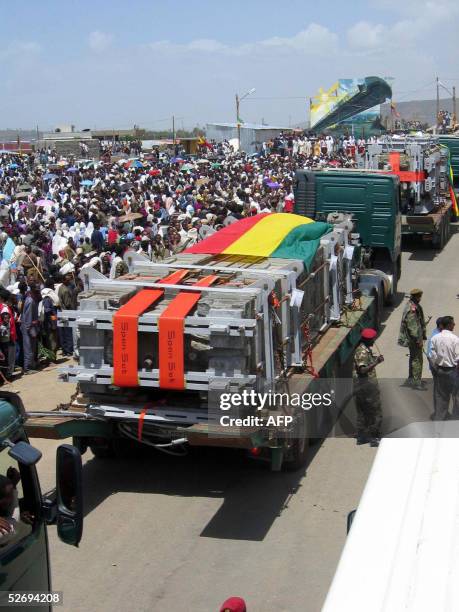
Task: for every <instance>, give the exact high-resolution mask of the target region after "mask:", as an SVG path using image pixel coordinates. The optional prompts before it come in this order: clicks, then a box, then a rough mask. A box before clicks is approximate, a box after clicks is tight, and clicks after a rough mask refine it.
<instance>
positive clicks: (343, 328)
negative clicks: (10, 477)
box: [25, 296, 377, 471]
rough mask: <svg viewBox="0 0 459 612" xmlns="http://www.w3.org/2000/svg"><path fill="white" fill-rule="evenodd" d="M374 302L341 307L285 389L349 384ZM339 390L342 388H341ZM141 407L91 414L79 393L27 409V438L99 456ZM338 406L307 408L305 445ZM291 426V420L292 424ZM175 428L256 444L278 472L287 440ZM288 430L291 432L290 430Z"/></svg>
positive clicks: (203, 438)
mask: <svg viewBox="0 0 459 612" xmlns="http://www.w3.org/2000/svg"><path fill="white" fill-rule="evenodd" d="M376 303H377V302H376V300H375V298H374V297H372V296H362V297H361V298H360V299H359V300H358V301H356V302H355V303H354V305H353V307H352V308H350V309H347V310H345V312H343V314H342V315H341V317H340V320H339V321H337V322H335V323H334V325H333V326H330V327H328V328H327V329H326V330H325V331H324V332H323V333H321V334H320V337H319V338H318V339H317V342H316V344H315V346H314V347H313V348H312V351H311V354H310V361H309V363H310V369H309V370H305V371H301V372H300V371H298V370H295V369H294V368H293V369H292V370H291V371H290V372H289V373H288V377H287V386H288V390H289V391H288V392H289V393H297V394H300V395H303V394H305V393H308V392H310V391H311V388H313V387H315V386H316V385H317V384H318V381H319V382H320V381H321V380H324V381H331V380H336V379H343V380H344V379H347V380H349V385H351V379H350V375H351V372H352V357H353V353H354V350H355V347H356V346H357V344H358V342H359V340H360V331H361V329H362V328H364V327H371V326H375V325H377V322H376V320H375V318H376V317H377V313H376ZM317 377H319V379H318V378H317ZM340 390H341V392H345V389H344V388H343V387H341V389H340ZM349 391H350V387H349ZM344 394H345V393H344ZM109 401H110V405H111V408H116V406H117V405H116V404H114V403H113V398H110V400H109ZM144 406H145V402H144V401H143V398H137V401H136V402H132V401H129V402H127V404H126V402H125V401H124V402H120V403H119V404H118V409H119V411H120V412H119V413H118V415H117V416H118V418H116V417H114V416H113V413H112V414H111V416H109V413H108V414H107V415H106V416H104V417H101V416H95V415H94V414H91V406H90V405H89V404H87V403H85V398H84V396H81V395H80V396H77V397H76V398H75V399H74V400H73V401H72V402H71V403H69V404H67V405H61V406H59V407H58V408H56V410H55V411H51V412H48V413H38V412H33V413H32V412H31V413H28V417H27V420H26V422H25V429H26V432H27V435H28V436H29V437H31V438H46V439H56V440H61V439H66V438H70V437H71V438H73V443H74V444H75V446H77V448H80V449H81V450H83V451H84V450H86V448H87V447H88V446H91V447H93V448H94V449H95V450H96V452H97V449H99V450H100V451H101V452H100V456H103V455H104V454H106V455H108V454H109V453H108V449H109V448H110V450H113V447H112V445H111V444H109V445H108V446H107V444H105V443H110V442H113V441H114V440H116V439H117V438H118V437H119V434H118V433H117V428H118V425H119V420H120V419H121V420H122V421H123V422H130V423H133V424H134V425H136V426H137V424H138V416H139V414H141V413H142V410H143V409H144ZM341 408H342V406H341V405H340V402H339V401H337V402H336V403H335V405H334V407H333V409H332V410H330V411H327V412H325V411H323V410H319V409H312V410H310V411H308V412H307V416H308V422H307V432H308V433H307V436H308V437H307V438H306V448H307V445H308V444H309V443H312V442H313V441H314V439H317V438H322V437H324V436H325V435H327V434H328V433H329V431H330V430H331V429H332V427H333V426H334V424H335V422H336V420H337V419H338V417H339V414H340V410H341ZM161 412H162V411H161V410H160V409H156V410H155V409H154V408H152V409H150V410H149V411H148V412H147V413H146V414H145V417H144V419H145V421H146V422H148V420H149V419H154V418H155V417H158V416H160V415H161ZM178 413H179V411H177V410H175V412H174V411H172V410H169V418H171V419H172V420H173V419H174V418H177V414H178ZM274 414H275V413H273V415H274ZM164 418H167V415H164ZM294 428H295V424H293V425H292V428H291V429H292V430H293V429H294ZM178 433H179V434H180V436H181V437H185V438H186V439H187V443H188V444H189V445H190V446H214V447H215V446H217V447H222V448H224V447H226V448H234V449H245V450H247V451H253V450H254V449H256V451H257V452H256V453H252V454H253V455H256V456H257V457H258V458H265V459H267V460H269V461H270V463H271V469H273V470H275V471H277V470H279V469H281V467H282V464H283V460H284V454H285V444H284V443H283V441H282V440H280V441H279V440H278V441H277V444H273V442H272V435H271V431H270V428H269V427H263V426H259V427H253V428H247V427H244V428H240V427H228V426H225V427H222V426H221V425H218V424H216V423H209V422H207V423H200V424H195V425H191V426H184V427H181V428H180V427H179V428H178ZM284 433H285V439H286V440H288V437H289V436H288V434H289V432H288V431H287V430H286V431H285V432H284ZM290 433H292V434H293V431H292V432H290ZM104 450H107V453H104V452H103V451H104ZM110 454H111V453H110Z"/></svg>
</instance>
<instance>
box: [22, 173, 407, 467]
mask: <svg viewBox="0 0 459 612" xmlns="http://www.w3.org/2000/svg"><path fill="white" fill-rule="evenodd" d="M385 180H386V181H387V182H388V183H390V184H392V185H393V184H394V181H395V179H393V178H390V177H389V178H386V179H385ZM394 210H395V208H394ZM385 223H386V225H388V224H389V223H391V224H392V225H394V227H393V234H392V235H393V238H394V240H395V236H399V233H398V229H397V225H398V223H399V219H398V217H397V215H396V214H395V215H389V216H388V217H387V218H386V219H385ZM254 227H256V228H258V229H257V232H258V234H257V235H256V236H253V234H252V233H251V228H252V229H253V228H254ZM235 236H239V239H238V240H236V242H234V239H235V238H234V237H235ZM225 245H226V247H227V248H226V250H225V249H223V252H222V251H221V249H222V248H223V247H224V246H225ZM272 247H276V248H272ZM271 251H272V253H271ZM395 251H396V252H395V253H394V257H395V259H396V258H397V253H398V251H397V248H396V249H395ZM125 261H126V263H127V265H128V268H129V272H128V273H127V274H125V275H124V276H122V277H119V278H117V279H116V280H113V279H107V278H106V277H104V276H103V275H102V274H100V273H99V272H97V271H96V270H94V269H93V268H85V269H84V270H82V272H81V282H82V284H83V287H84V289H83V291H82V292H81V293H80V294H79V304H78V308H77V310H74V311H68V310H67V311H62V312H61V313H60V315H59V321H58V324H59V325H60V326H63V327H71V328H73V329H76V331H77V334H78V336H79V341H78V351H79V359H78V363H77V364H75V365H66V366H65V367H63V368H62V369H61V372H60V379H61V380H62V381H64V382H66V381H67V382H73V383H76V385H77V393H76V395H75V397H74V398H73V400H72V401H71V402H70V403H69V404H68V405H67V406H64V407H63V408H62V407H61V408H60V409H58V410H55V411H51V413H31V414H30V417H29V420H28V422H27V428H28V432H29V435H31V436H38V437H49V438H57V439H61V438H66V437H70V436H71V437H72V438H73V443H74V445H75V446H77V448H78V449H79V450H80V451H81V452H82V453H84V452H85V451H86V450H87V449H88V447H89V448H90V449H91V451H92V452H93V454H94V455H95V456H96V457H100V458H102V457H104V458H105V457H109V456H112V455H113V454H118V455H119V454H122V453H123V452H124V451H123V449H124V448H125V446H126V443H127V442H128V441H132V442H133V443H136V444H137V443H141V444H146V445H148V446H151V447H153V448H155V449H157V450H158V451H163V452H167V453H172V454H180V455H184V454H186V453H187V451H188V449H189V448H190V447H204V446H213V447H229V448H234V449H241V450H243V451H244V452H247V453H248V454H249V456H251V457H254V458H257V459H260V460H265V461H267V462H269V464H270V466H271V469H272V470H280V469H281V468H285V469H299V468H301V467H302V466H304V465H305V462H306V461H307V456H308V446H309V443H310V441H311V442H313V441H315V440H317V439H320V438H323V437H325V435H326V434H327V433H328V432H329V430H330V428H331V427H333V425H334V423H335V422H336V419H337V418H338V414H339V411H340V397H341V396H344V395H345V393H346V392H345V390H344V389H342V390H340V391H339V392H338V391H336V393H335V395H334V396H333V393H334V392H335V388H334V381H337V380H338V379H339V380H344V381H346V382H345V383H344V385H346V384H348V383H349V384H350V375H351V371H352V363H353V359H352V358H353V352H354V349H355V347H356V345H357V343H358V342H359V340H360V332H361V329H362V328H363V327H368V326H377V325H378V320H379V319H378V317H379V316H380V313H379V312H378V309H377V298H378V296H379V295H380V291H382V290H383V287H385V286H387V287H389V289H388V291H389V292H390V279H389V278H388V277H387V275H385V274H384V272H382V271H375V273H374V274H373V275H372V274H371V273H370V272H369V273H368V275H367V276H366V273H367V272H368V270H365V271H363V270H362V273H363V276H362V279H361V278H360V272H361V261H362V256H361V247H360V243H359V234H357V233H356V232H355V226H354V221H352V219H351V216H350V215H347V214H342V213H341V214H337V215H335V216H331V217H330V218H329V220H328V222H314V221H312V220H311V219H306V218H305V217H303V216H301V215H294V214H286V213H274V214H268V215H267V214H261V215H257V217H248V218H246V219H243V220H240V221H237V222H236V223H233V224H232V225H230V226H228V227H227V228H225V229H222V230H220V231H219V232H218V233H217V234H214V235H213V236H210V237H209V238H207V239H206V240H203V241H202V242H199V243H197V245H195V246H194V247H192V248H191V249H189V250H188V251H187V252H184V253H178V254H176V255H173V256H171V257H170V258H167V259H165V260H164V261H160V262H152V261H150V260H148V259H147V258H146V257H145V256H143V255H142V254H140V253H136V252H134V251H131V250H128V251H127V252H126V254H125ZM376 272H378V274H377V273H376ZM294 397H295V398H296V401H295V402H293V401H292V398H294Z"/></svg>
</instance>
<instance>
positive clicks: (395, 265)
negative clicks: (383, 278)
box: [383, 258, 402, 306]
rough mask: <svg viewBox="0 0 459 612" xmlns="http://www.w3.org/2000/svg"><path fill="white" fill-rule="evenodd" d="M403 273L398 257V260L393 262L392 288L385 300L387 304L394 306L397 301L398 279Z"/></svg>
mask: <svg viewBox="0 0 459 612" xmlns="http://www.w3.org/2000/svg"><path fill="white" fill-rule="evenodd" d="M401 275H402V273H401V266H400V258H397V259H396V261H394V263H393V264H392V290H391V292H390V293H389V294H388V295H387V297H386V299H385V300H384V304H386V305H387V306H392V305H393V303H394V302H395V298H396V296H397V288H398V281H399V280H400V276H401ZM383 290H384V289H383Z"/></svg>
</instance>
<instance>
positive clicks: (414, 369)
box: [408, 342, 423, 382]
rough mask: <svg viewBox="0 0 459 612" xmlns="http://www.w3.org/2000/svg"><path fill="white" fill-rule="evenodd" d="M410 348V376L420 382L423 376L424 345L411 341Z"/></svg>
mask: <svg viewBox="0 0 459 612" xmlns="http://www.w3.org/2000/svg"><path fill="white" fill-rule="evenodd" d="M409 349H410V360H409V366H408V378H410V379H412V380H414V381H415V382H420V381H421V378H422V360H423V355H422V346H418V345H417V344H416V343H415V342H410V345H409Z"/></svg>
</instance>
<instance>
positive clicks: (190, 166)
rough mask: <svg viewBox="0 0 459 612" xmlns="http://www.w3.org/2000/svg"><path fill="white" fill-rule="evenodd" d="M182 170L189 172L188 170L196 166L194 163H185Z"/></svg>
mask: <svg viewBox="0 0 459 612" xmlns="http://www.w3.org/2000/svg"><path fill="white" fill-rule="evenodd" d="M180 170H181V171H182V172H188V170H194V166H193V164H183V166H182V167H181V168H180Z"/></svg>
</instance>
